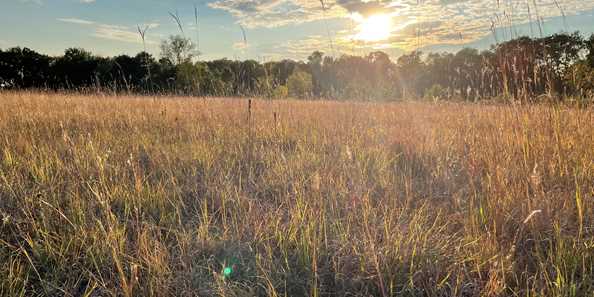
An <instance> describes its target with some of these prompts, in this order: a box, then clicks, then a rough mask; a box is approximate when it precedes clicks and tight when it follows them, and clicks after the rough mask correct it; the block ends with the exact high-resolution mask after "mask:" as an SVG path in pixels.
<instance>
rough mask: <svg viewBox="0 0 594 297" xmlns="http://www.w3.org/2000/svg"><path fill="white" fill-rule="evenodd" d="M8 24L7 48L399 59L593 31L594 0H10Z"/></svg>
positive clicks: (1, 9)
mask: <svg viewBox="0 0 594 297" xmlns="http://www.w3.org/2000/svg"><path fill="white" fill-rule="evenodd" d="M194 7H196V10H197V11H198V23H197V24H196V21H195V14H194ZM171 14H173V15H177V16H179V19H180V21H181V25H182V29H183V32H182V31H181V30H180V29H179V27H178V25H177V24H176V22H175V20H174V18H173V17H172V16H171ZM138 27H140V28H142V29H146V34H145V44H143V42H142V40H141V38H140V35H139V33H138ZM0 28H2V30H1V31H0V48H3V49H6V48H9V47H13V46H21V47H29V48H31V49H34V50H36V51H39V52H42V53H45V54H49V55H59V54H62V53H63V52H64V49H66V48H69V47H81V48H85V49H87V50H90V51H92V52H93V53H95V54H98V55H101V56H114V55H119V54H129V55H134V54H136V53H138V52H140V51H142V50H144V48H145V47H146V50H147V51H148V52H150V53H151V54H153V55H155V56H159V54H160V49H159V45H160V43H161V41H162V40H164V39H166V38H167V37H168V36H170V35H172V34H179V35H183V36H185V37H186V38H190V39H192V41H193V42H194V43H195V44H197V45H198V47H199V50H200V52H201V53H202V54H201V55H200V59H204V60H212V59H219V58H229V59H255V60H258V61H261V62H263V61H270V60H280V59H283V58H291V59H297V60H305V59H306V58H307V56H308V55H309V54H311V53H312V52H313V51H314V50H320V51H322V52H325V53H327V54H330V55H341V54H358V55H363V54H367V53H369V52H371V51H376V50H382V51H384V52H386V53H388V54H389V55H391V56H392V57H397V56H399V55H401V54H402V53H405V52H409V51H412V50H415V49H421V50H423V51H426V52H427V51H456V50H459V49H461V48H463V47H468V46H470V47H476V48H479V49H487V48H489V47H490V46H491V45H492V44H494V43H495V42H501V41H503V40H507V39H510V38H512V37H517V36H521V35H531V36H535V37H538V36H542V35H549V34H553V33H556V32H563V31H565V32H573V31H576V30H579V31H581V32H582V33H584V34H587V35H589V34H592V33H593V31H594V0H321V1H320V0H0Z"/></svg>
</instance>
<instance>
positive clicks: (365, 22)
mask: <svg viewBox="0 0 594 297" xmlns="http://www.w3.org/2000/svg"><path fill="white" fill-rule="evenodd" d="M354 19H355V21H357V22H358V23H359V25H357V30H358V31H359V32H358V33H357V34H356V35H355V36H354V37H355V39H357V40H362V41H368V42H373V41H382V40H386V39H388V38H389V37H390V33H391V32H392V17H391V16H390V15H387V14H376V15H372V16H369V17H367V18H363V17H356V18H354Z"/></svg>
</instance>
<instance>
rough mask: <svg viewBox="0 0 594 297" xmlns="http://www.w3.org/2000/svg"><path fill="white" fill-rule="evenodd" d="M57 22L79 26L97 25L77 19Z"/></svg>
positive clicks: (65, 19)
mask: <svg viewBox="0 0 594 297" xmlns="http://www.w3.org/2000/svg"><path fill="white" fill-rule="evenodd" d="M56 20H58V21H60V22H64V23H71V24H78V25H93V24H95V22H93V21H87V20H83V19H77V18H57V19H56Z"/></svg>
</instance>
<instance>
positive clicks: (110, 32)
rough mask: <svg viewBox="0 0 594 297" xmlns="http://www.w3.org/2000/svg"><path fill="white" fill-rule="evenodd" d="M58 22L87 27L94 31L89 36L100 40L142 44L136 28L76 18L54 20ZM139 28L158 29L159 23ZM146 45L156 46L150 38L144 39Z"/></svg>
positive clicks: (142, 25) (147, 24)
mask: <svg viewBox="0 0 594 297" xmlns="http://www.w3.org/2000/svg"><path fill="white" fill-rule="evenodd" d="M56 20H58V21H60V22H64V23H70V24H75V25H82V26H88V27H90V28H92V29H93V30H94V32H93V33H91V36H93V37H96V38H101V39H107V40H114V41H120V42H127V43H138V44H140V43H142V40H141V38H140V35H139V34H138V31H137V29H136V27H134V28H132V27H128V26H121V25H112V24H102V23H98V22H95V21H90V20H84V19H78V18H58V19H56ZM140 26H141V27H148V28H149V29H153V28H157V27H159V23H156V22H152V23H146V24H141V25H140ZM146 43H147V44H156V42H155V41H153V40H151V39H150V38H147V39H146Z"/></svg>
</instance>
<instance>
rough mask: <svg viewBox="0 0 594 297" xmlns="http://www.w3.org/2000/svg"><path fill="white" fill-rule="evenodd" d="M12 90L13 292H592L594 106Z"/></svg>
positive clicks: (0, 145)
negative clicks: (229, 271) (249, 102)
mask: <svg viewBox="0 0 594 297" xmlns="http://www.w3.org/2000/svg"><path fill="white" fill-rule="evenodd" d="M0 102H1V103H2V109H1V110H0V155H1V162H0V198H1V199H0V216H1V218H2V223H1V225H0V263H3V264H2V265H0V295H3V296H34V295H45V296H58V295H65V296H370V295H372V296H592V293H591V292H592V291H593V290H594V283H593V282H592V279H594V271H593V269H594V268H593V266H594V236H593V235H594V230H593V228H594V224H593V223H592V222H593V220H594V216H593V209H594V197H593V195H594V129H593V126H594V124H593V123H594V112H593V111H592V110H591V109H590V110H574V109H566V108H561V107H546V106H526V107H518V106H516V107H511V106H486V105H464V104H422V103H399V104H372V103H336V102H300V101H260V100H256V101H254V102H253V108H252V116H251V124H248V123H247V119H248V115H247V101H246V100H242V99H216V100H215V99H206V100H204V99H187V98H135V97H103V96H82V95H60V94H44V93H25V92H21V93H18V92H9V93H0ZM275 114H276V116H275ZM275 119H276V122H275ZM224 267H232V268H233V273H232V274H231V276H230V277H224V275H223V268H224Z"/></svg>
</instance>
